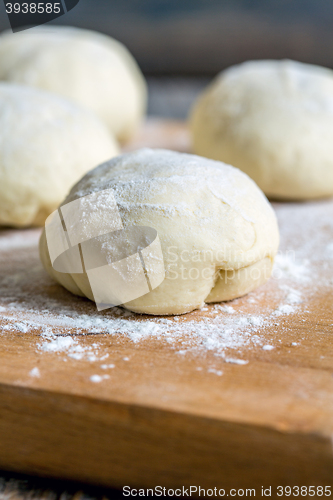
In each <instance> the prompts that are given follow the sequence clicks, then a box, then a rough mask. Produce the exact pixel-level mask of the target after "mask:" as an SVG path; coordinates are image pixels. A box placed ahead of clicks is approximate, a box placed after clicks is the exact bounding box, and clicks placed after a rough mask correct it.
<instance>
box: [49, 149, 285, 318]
mask: <svg viewBox="0 0 333 500" xmlns="http://www.w3.org/2000/svg"><path fill="white" fill-rule="evenodd" d="M110 188H112V189H113V192H114V196H115V199H116V201H117V205H118V209H119V212H120V216H121V219H122V223H123V225H124V227H130V226H148V227H151V228H154V229H156V231H157V233H158V236H159V239H160V242H161V247H162V252H163V258H164V265H165V269H166V278H165V279H164V281H163V282H162V283H161V284H160V285H159V286H158V287H157V288H155V289H154V290H152V291H150V292H149V293H147V294H145V295H143V296H142V297H140V298H137V299H135V300H132V301H130V302H127V303H126V304H124V307H126V308H127V309H129V310H131V311H135V312H139V313H148V314H182V313H186V312H189V311H192V310H194V309H197V308H200V307H201V306H202V305H203V304H204V302H219V301H224V300H230V299H233V298H236V297H240V296H242V295H245V294H246V293H248V292H250V291H251V290H253V289H255V288H256V287H257V286H259V285H261V284H262V283H264V282H265V281H266V280H267V279H268V277H269V276H270V274H271V271H272V265H273V260H274V256H275V254H276V252H277V248H278V241H279V232H278V226H277V222H276V217H275V214H274V211H273V209H272V207H271V206H270V204H269V203H268V201H267V199H266V197H265V196H264V195H263V193H262V192H261V191H260V189H259V188H258V187H257V186H256V184H255V183H254V182H253V181H252V180H251V179H250V178H249V177H248V176H247V175H246V174H244V173H243V172H241V171H240V170H238V169H236V168H234V167H231V166H230V165H225V164H224V163H221V162H216V161H212V160H208V159H205V158H201V157H199V156H194V155H188V154H181V153H176V152H172V151H167V150H158V149H157V150H152V149H142V150H138V151H136V152H133V153H127V154H124V155H121V156H118V157H117V158H114V159H112V160H111V161H109V162H107V163H104V164H103V165H100V166H99V167H97V168H96V169H94V170H92V171H91V172H89V173H88V174H87V175H86V176H84V177H83V179H82V180H81V181H80V182H78V183H77V184H76V185H75V186H74V187H73V188H72V190H71V192H70V193H69V195H68V196H67V198H66V199H65V201H64V202H63V203H62V205H66V204H67V203H69V202H71V201H74V200H76V199H78V198H81V197H83V196H87V195H90V194H92V193H97V192H99V191H103V190H106V189H110ZM102 215H103V210H102V209H101V213H94V217H95V218H96V219H94V220H98V218H99V219H100V220H102ZM90 222H91V221H90V219H89V215H88V219H87V220H86V221H85V224H84V227H86V226H89V224H90ZM40 255H41V259H42V262H43V265H44V267H45V269H46V270H47V272H48V273H49V274H50V276H52V277H53V278H54V279H55V280H57V281H58V282H59V283H61V284H62V285H63V286H64V287H65V288H67V289H68V290H70V291H71V292H73V293H75V294H77V295H83V296H86V297H88V298H89V299H91V300H93V294H92V291H91V288H90V285H89V281H88V279H87V275H86V274H74V273H73V274H66V273H59V272H57V271H55V270H54V269H53V268H52V266H51V262H50V257H49V253H48V248H47V243H46V238H45V232H44V233H43V235H42V237H41V241H40Z"/></svg>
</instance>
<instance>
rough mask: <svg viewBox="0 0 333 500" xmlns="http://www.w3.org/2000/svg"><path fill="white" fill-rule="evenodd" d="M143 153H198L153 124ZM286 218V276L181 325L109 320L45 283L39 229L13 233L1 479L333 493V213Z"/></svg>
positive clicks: (298, 208) (288, 206)
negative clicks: (16, 475) (15, 475)
mask: <svg viewBox="0 0 333 500" xmlns="http://www.w3.org/2000/svg"><path fill="white" fill-rule="evenodd" d="M143 145H147V146H152V147H166V148H171V149H176V150H179V151H187V150H189V148H190V146H189V138H188V134H187V131H186V128H185V126H184V125H183V124H181V123H176V122H161V121H157V120H155V121H150V122H148V123H147V124H146V125H145V127H143V129H142V131H141V133H140V134H139V135H138V137H137V138H136V139H135V140H134V141H133V143H132V144H131V145H130V146H129V147H128V149H133V148H136V147H140V146H143ZM274 207H275V209H276V211H277V215H278V219H279V224H280V229H281V254H280V256H279V259H278V267H277V273H276V275H275V277H273V278H272V279H271V280H270V281H269V282H268V283H267V284H266V285H264V286H263V287H261V288H260V289H259V290H257V291H255V292H253V293H252V294H249V295H248V296H247V297H244V298H242V299H238V300H235V301H232V302H230V303H228V304H227V305H223V304H222V305H220V306H215V305H210V306H207V307H205V308H204V309H203V310H200V311H196V312H193V313H191V314H188V315H185V316H182V317H180V318H176V319H174V318H173V317H171V318H168V319H169V323H168V322H167V321H165V320H166V319H167V318H162V321H161V319H156V320H154V319H151V318H149V317H144V316H136V315H132V316H128V315H127V314H123V313H121V310H120V309H116V310H115V311H113V310H109V311H104V312H103V313H98V312H97V311H96V309H95V306H94V304H92V303H91V302H90V301H88V300H85V299H82V298H78V297H74V296H73V295H71V294H70V293H69V292H67V291H66V290H64V289H63V288H62V287H61V286H59V285H58V284H56V283H54V282H52V280H51V279H50V278H48V276H47V275H46V274H45V272H44V271H43V269H42V268H41V266H40V263H39V258H38V249H37V243H38V237H39V233H40V230H39V229H28V230H11V229H2V230H1V231H0V326H1V334H0V468H2V469H8V470H13V471H20V472H26V473H31V474H39V475H45V476H52V477H61V478H68V479H75V480H80V481H86V482H91V483H96V484H101V485H107V486H113V487H119V488H121V487H122V486H123V485H131V486H133V487H138V486H139V487H140V486H141V487H154V486H156V485H162V486H165V487H169V488H175V487H181V486H189V485H197V486H199V485H200V486H201V487H204V488H214V487H218V488H224V489H225V490H226V492H228V490H229V489H230V488H236V489H237V488H250V487H251V488H256V495H257V496H260V495H261V487H262V486H264V487H265V488H267V487H269V486H272V488H273V490H272V497H273V498H274V497H275V496H276V490H275V489H274V488H276V487H277V486H278V485H290V486H293V485H298V486H302V485H322V486H325V485H331V484H332V478H333V451H332V450H333V449H332V438H333V376H332V374H333V306H332V296H333V295H332V294H333V272H332V271H333V246H332V242H333V201H332V200H324V201H319V202H311V203H301V204H296V203H276V204H274ZM99 318H101V319H100V320H99ZM109 324H110V325H111V326H112V328H113V331H108V333H105V328H106V325H109ZM118 325H120V326H121V328H120V327H119V333H116V332H115V331H114V330H117V327H118ZM126 325H128V333H129V335H127V334H126V328H127V327H126ZM154 325H155V326H156V325H157V327H156V328H157V330H158V331H157V333H156V332H155V330H154V328H155V327H154ZM212 325H213V326H212ZM134 326H135V328H134ZM132 327H133V328H134V330H133V328H132ZM213 327H214V331H213V330H212V332H213V333H212V338H214V339H215V340H214V342H213V343H212V342H211V334H210V333H209V332H210V328H213ZM110 328H111V327H110ZM112 328H111V330H112ZM168 330H170V332H171V333H170V335H171V337H170V336H169V334H168ZM138 332H139V333H138ZM145 332H146V333H145ZM154 332H155V333H154ZM158 332H162V334H159V333H158ZM172 332H173V334H172ZM140 336H141V339H140V338H139V337H140Z"/></svg>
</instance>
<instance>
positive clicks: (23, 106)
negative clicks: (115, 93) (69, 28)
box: [0, 82, 118, 227]
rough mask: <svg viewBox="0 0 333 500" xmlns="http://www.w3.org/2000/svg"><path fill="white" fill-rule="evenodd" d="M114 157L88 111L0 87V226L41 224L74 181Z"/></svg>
mask: <svg viewBox="0 0 333 500" xmlns="http://www.w3.org/2000/svg"><path fill="white" fill-rule="evenodd" d="M116 154H118V145H117V144H116V141H115V139H113V138H112V136H111V135H110V133H109V131H108V129H107V128H106V126H105V125H104V124H103V123H102V122H101V121H100V120H99V119H98V118H97V117H96V116H95V115H94V114H93V113H91V112H90V111H89V110H86V109H84V108H80V107H78V106H77V105H76V104H73V103H72V102H70V101H67V100H65V99H63V98H62V97H59V96H57V95H54V94H51V93H48V92H44V91H42V90H37V89H33V88H30V87H25V86H21V85H14V84H9V83H4V82H0V224H2V225H12V226H17V227H20V226H29V225H40V224H43V223H44V221H45V219H46V217H47V216H48V215H49V214H50V213H51V212H52V211H53V210H55V209H56V207H57V206H58V205H59V203H60V202H61V200H63V198H64V196H65V195H66V194H67V192H68V191H69V189H70V188H71V187H72V185H73V184H74V182H76V181H77V180H78V179H80V177H82V175H84V174H85V173H86V172H87V171H88V170H90V169H91V168H93V167H96V165H98V164H99V163H102V162H103V161H105V160H107V159H109V158H111V157H113V156H115V155H116Z"/></svg>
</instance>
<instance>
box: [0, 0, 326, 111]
mask: <svg viewBox="0 0 333 500" xmlns="http://www.w3.org/2000/svg"><path fill="white" fill-rule="evenodd" d="M53 23H54V24H66V25H74V26H80V27H83V28H90V29H94V30H98V31H101V32H103V33H107V34H109V35H111V36H113V37H115V38H117V39H118V40H120V41H121V42H123V43H124V44H125V45H126V46H127V47H128V48H129V50H130V51H131V52H132V54H133V55H134V57H135V58H136V59H137V61H138V63H139V65H140V67H141V69H142V70H143V72H144V73H145V75H146V76H148V77H149V79H148V81H149V86H150V101H149V110H150V112H151V113H153V114H155V115H163V116H173V117H180V118H183V117H184V115H185V114H186V112H187V110H188V107H189V105H190V103H191V102H192V101H193V98H194V97H195V96H196V95H197V93H198V92H199V91H200V90H201V88H202V87H203V86H204V85H206V83H207V81H209V79H210V78H211V77H212V76H214V75H215V74H216V73H218V72H219V71H221V70H222V69H223V68H226V67H227V66H230V65H232V64H236V63H239V62H242V61H245V60H247V59H263V58H274V59H281V58H291V59H296V60H299V61H304V62H308V63H315V64H320V65H324V66H328V67H333V29H332V28H333V0H80V2H79V4H78V5H77V6H76V7H75V8H74V9H73V10H72V11H70V12H69V13H67V14H66V15H64V16H62V17H60V18H58V19H57V20H55V21H53ZM8 27H9V23H8V20H7V18H6V14H5V10H4V4H3V3H2V2H1V3H0V29H1V30H2V29H5V28H8ZM189 77H196V78H195V79H193V78H191V79H189ZM161 92H163V93H164V95H165V96H169V98H166V99H164V101H163V108H162V109H160V108H159V106H160V105H159V102H160V99H159V96H160V93H161Z"/></svg>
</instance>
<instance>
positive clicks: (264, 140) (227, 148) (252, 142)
mask: <svg viewBox="0 0 333 500" xmlns="http://www.w3.org/2000/svg"><path fill="white" fill-rule="evenodd" d="M190 126H191V130H192V136H193V145H194V151H195V153H197V154H199V155H203V156H207V157H208V158H213V159H215V160H221V161H225V162H227V163H230V164H231V165H234V166H235V167H238V168H240V169H241V170H243V172H246V173H247V174H248V175H249V176H250V177H252V179H253V180H254V181H255V182H256V183H257V184H258V186H259V187H260V188H261V189H262V190H263V191H264V192H265V194H266V195H268V196H270V197H275V198H284V199H300V200H301V199H307V198H319V197H324V196H330V195H332V194H333V140H332V137H333V72H332V71H331V70H329V69H325V68H321V67H318V66H312V65H309V64H302V63H298V62H294V61H251V62H246V63H244V64H240V65H238V66H234V67H232V68H230V69H228V70H226V71H224V72H222V73H221V74H220V75H219V76H218V77H217V78H216V79H215V80H214V81H213V83H212V84H211V85H210V86H209V87H208V89H207V90H206V91H205V92H204V93H203V94H202V96H200V97H199V99H198V101H197V103H196V104H195V106H194V108H193V111H192V115H191V118H190Z"/></svg>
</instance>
